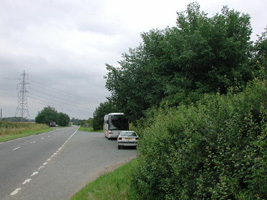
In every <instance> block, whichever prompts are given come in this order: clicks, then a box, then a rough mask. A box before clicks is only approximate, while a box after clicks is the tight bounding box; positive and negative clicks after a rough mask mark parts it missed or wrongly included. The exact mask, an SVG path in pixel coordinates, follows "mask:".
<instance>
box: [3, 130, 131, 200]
mask: <svg viewBox="0 0 267 200" xmlns="http://www.w3.org/2000/svg"><path fill="white" fill-rule="evenodd" d="M77 129H78V127H77V126H73V127H68V128H60V129H56V130H54V131H51V132H48V133H43V134H40V135H35V136H30V137H26V138H21V139H17V140H13V141H10V142H4V143H0V199H1V200H13V199H14V200H18V199H19V200H61V199H62V200H66V199H69V198H70V197H71V196H72V195H73V194H74V193H76V192H77V191H78V190H79V189H81V188H82V187H83V186H85V184H86V183H87V182H88V181H89V180H92V179H93V178H95V177H96V175H97V174H99V173H100V172H101V171H103V170H105V169H107V168H109V167H110V166H113V165H117V164H118V163H121V162H125V161H127V160H129V159H131V158H134V157H135V156H136V150H135V149H124V150H118V149H117V141H116V140H107V139H106V138H104V134H103V133H88V132H81V131H77Z"/></svg>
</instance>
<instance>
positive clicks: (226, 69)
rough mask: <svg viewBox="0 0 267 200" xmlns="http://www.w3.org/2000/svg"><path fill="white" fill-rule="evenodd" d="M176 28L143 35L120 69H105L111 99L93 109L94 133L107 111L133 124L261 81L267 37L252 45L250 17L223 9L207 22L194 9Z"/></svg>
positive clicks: (195, 7)
mask: <svg viewBox="0 0 267 200" xmlns="http://www.w3.org/2000/svg"><path fill="white" fill-rule="evenodd" d="M176 24H177V26H175V27H167V28H165V29H163V30H158V29H153V30H150V31H149V32H145V33H142V34H141V37H142V39H143V41H142V43H141V44H140V46H138V47H136V48H131V49H130V50H129V52H128V53H124V54H123V56H122V60H121V61H119V65H120V67H114V66H112V65H110V64H106V67H107V70H108V73H107V75H106V76H105V79H106V88H107V89H108V90H109V91H110V92H111V97H110V98H109V99H108V101H107V102H104V103H101V104H100V105H99V107H98V108H96V110H95V112H94V119H93V121H94V126H95V128H97V129H98V128H100V127H101V125H102V122H103V116H104V114H106V113H108V112H110V111H111V110H112V111H119V112H124V113H126V115H127V116H128V117H129V119H130V120H131V121H132V122H136V121H137V120H139V119H140V118H142V117H144V115H145V112H146V111H147V110H148V109H149V108H151V107H172V106H178V105H180V104H181V103H185V104H190V103H192V102H196V101H198V100H199V99H201V98H202V97H203V94H205V93H210V94H211V93H216V92H219V93H220V94H226V93H227V91H228V90H229V89H230V88H231V89H234V90H235V91H236V92H238V91H242V89H243V88H244V87H245V86H246V84H247V83H248V82H249V81H250V80H252V79H253V78H255V77H262V78H263V77H264V76H265V74H266V51H267V40H266V39H267V37H266V33H267V31H265V32H264V33H263V34H262V35H261V36H259V38H258V40H257V41H256V42H252V41H251V40H250V36H251V33H252V28H251V24H250V16H249V15H248V14H242V13H240V12H238V11H235V10H230V9H229V8H228V7H226V6H225V7H223V8H222V10H221V13H217V14H216V15H214V16H213V17H209V16H208V14H207V13H204V12H201V11H200V6H199V4H198V3H193V4H189V5H188V8H187V10H186V11H185V12H179V13H178V14H177V21H176ZM111 105H112V106H111ZM100 119H101V120H100Z"/></svg>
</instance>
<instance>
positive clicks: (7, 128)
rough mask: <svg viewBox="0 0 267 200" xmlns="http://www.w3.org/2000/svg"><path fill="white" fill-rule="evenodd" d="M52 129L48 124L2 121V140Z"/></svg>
mask: <svg viewBox="0 0 267 200" xmlns="http://www.w3.org/2000/svg"><path fill="white" fill-rule="evenodd" d="M50 130H52V129H51V128H49V126H48V125H45V124H36V123H33V122H6V121H0V142H5V141H8V140H12V139H16V138H20V137H25V136H28V135H33V134H38V133H42V132H46V131H50Z"/></svg>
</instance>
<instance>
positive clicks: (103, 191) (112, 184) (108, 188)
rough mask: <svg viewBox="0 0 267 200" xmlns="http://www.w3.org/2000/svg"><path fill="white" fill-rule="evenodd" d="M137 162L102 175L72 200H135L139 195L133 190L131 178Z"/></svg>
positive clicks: (134, 161) (133, 161) (131, 162)
mask: <svg viewBox="0 0 267 200" xmlns="http://www.w3.org/2000/svg"><path fill="white" fill-rule="evenodd" d="M136 165H137V161H136V160H132V161H130V162H129V163H126V164H124V165H122V166H121V167H119V168H117V169H115V170H114V171H113V172H110V173H107V174H104V175H101V176H100V177H99V178H98V179H96V180H95V181H93V182H91V183H89V184H87V185H86V186H85V187H84V188H83V189H82V190H80V191H79V192H78V193H76V194H75V195H74V196H73V197H72V198H71V200H89V199H90V200H94V199H95V200H127V199H128V200H135V199H138V195H137V194H136V193H135V191H134V190H133V189H132V188H131V184H130V182H131V176H132V173H133V169H134V168H135V167H136Z"/></svg>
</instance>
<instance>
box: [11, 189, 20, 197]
mask: <svg viewBox="0 0 267 200" xmlns="http://www.w3.org/2000/svg"><path fill="white" fill-rule="evenodd" d="M20 190H21V188H17V189H15V190H14V192H12V193H11V194H10V195H11V196H14V195H16V194H18V193H19V191H20Z"/></svg>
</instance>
